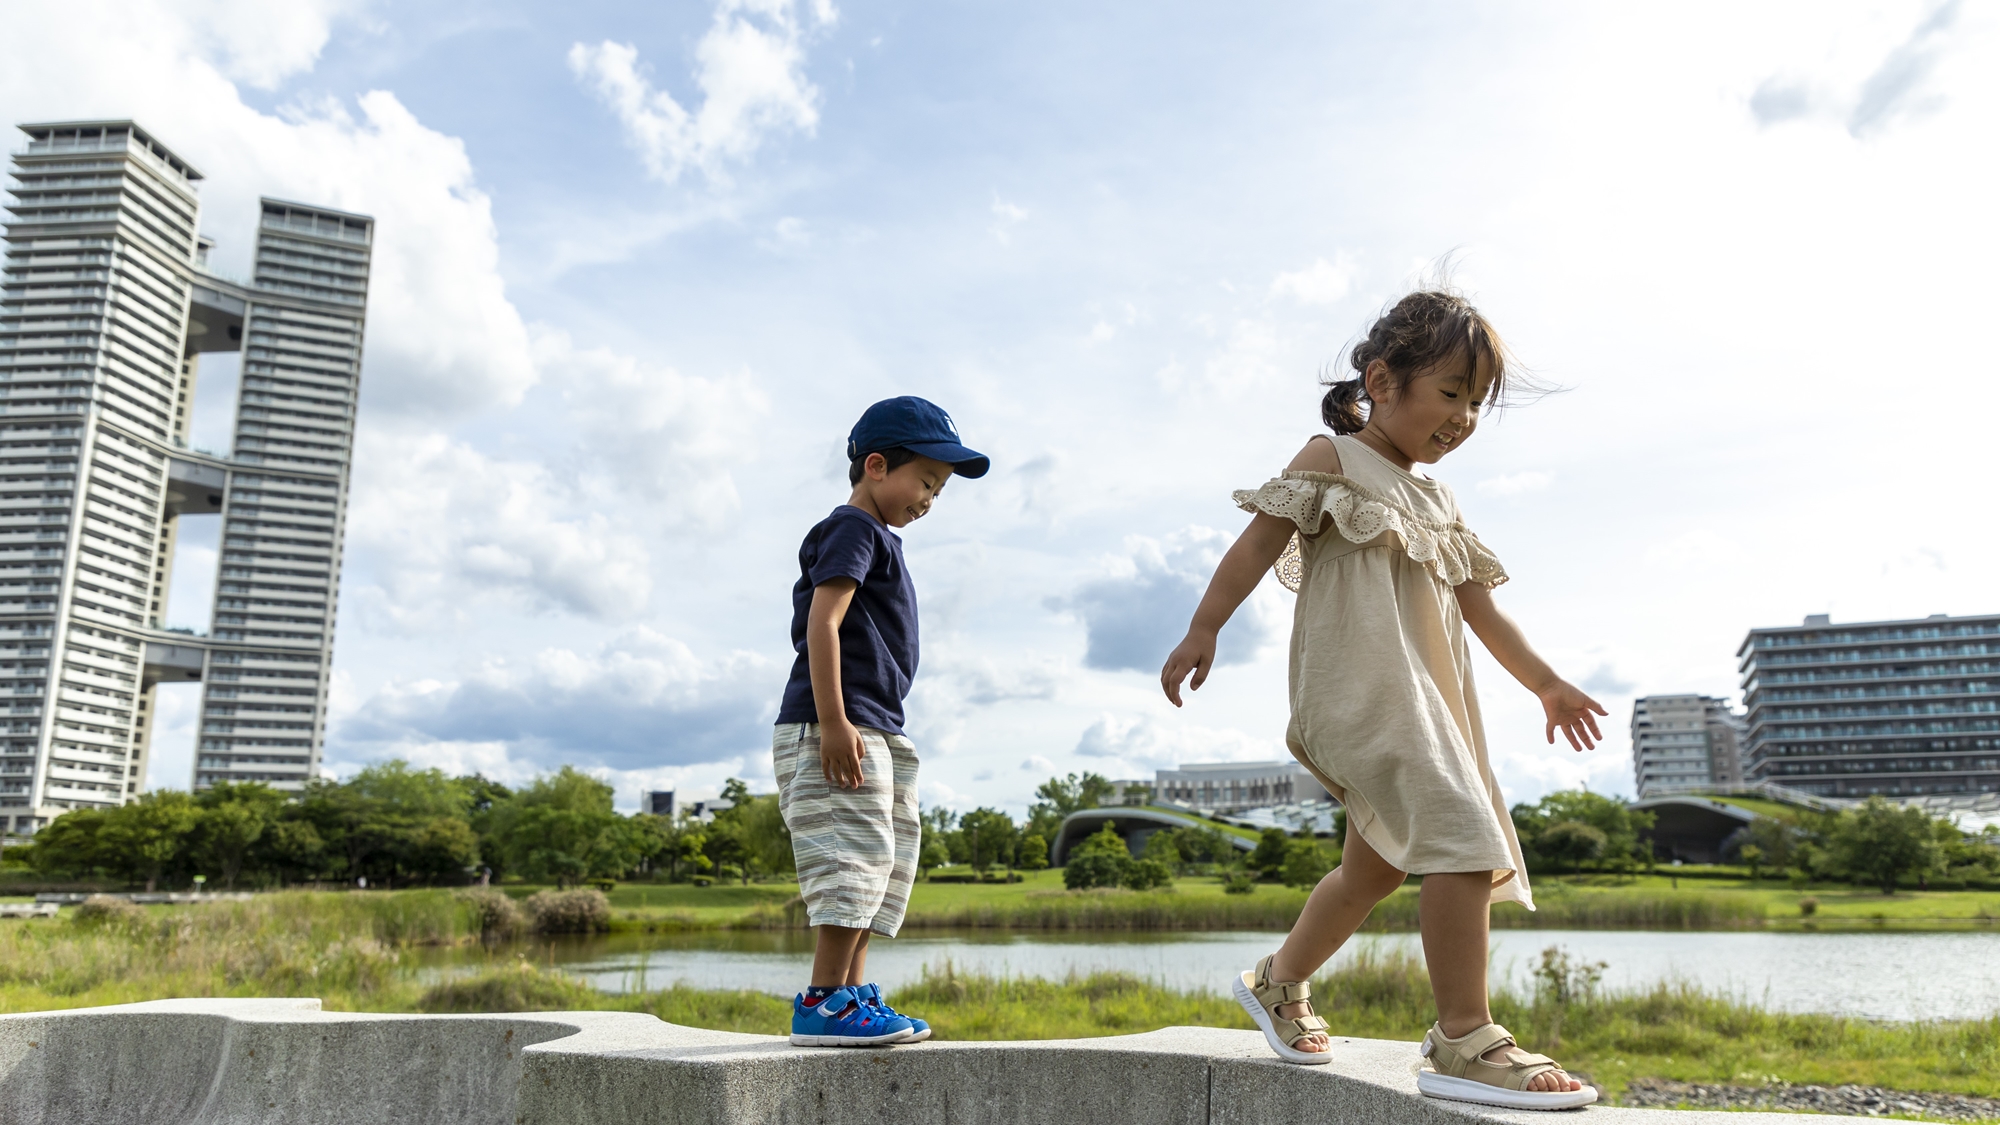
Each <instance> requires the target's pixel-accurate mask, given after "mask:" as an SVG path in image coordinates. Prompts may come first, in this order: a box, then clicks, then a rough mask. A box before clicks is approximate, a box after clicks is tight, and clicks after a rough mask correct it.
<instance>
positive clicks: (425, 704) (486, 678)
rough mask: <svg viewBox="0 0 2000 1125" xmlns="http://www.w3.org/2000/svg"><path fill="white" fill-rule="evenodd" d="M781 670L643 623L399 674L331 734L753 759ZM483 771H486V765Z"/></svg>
mask: <svg viewBox="0 0 2000 1125" xmlns="http://www.w3.org/2000/svg"><path fill="white" fill-rule="evenodd" d="M783 683H784V670H783V669H781V668H778V667H776V666H775V665H773V664H772V663H771V662H770V661H768V660H766V659H764V658H763V657H760V656H757V655H754V654H751V653H742V652H738V653H731V654H729V655H727V656H725V657H721V658H716V659H703V658H701V657H698V656H696V655H695V653H694V652H693V650H691V649H690V648H689V647H688V646H687V645H686V644H683V643H682V642H680V641H678V640H675V639H674V638H672V637H668V636H664V635H662V634H660V633H658V632H655V631H653V630H651V629H646V628H638V629H633V630H631V631H628V632H625V633H623V634H621V635H619V636H617V637H615V638H613V639H612V640H610V641H608V642H606V643H605V644H604V645H602V646H600V647H599V648H598V649H596V650H595V651H591V652H577V651H574V650H571V649H566V648H550V649H544V650H543V651H541V652H539V653H537V654H535V655H534V656H533V657H530V658H527V659H522V660H512V659H503V658H495V659H490V660H487V661H485V662H483V663H481V664H479V665H478V666H476V667H474V668H472V669H470V670H469V671H467V672H465V673H464V674H462V675H461V676H459V677H458V678H457V679H453V680H432V679H418V680H401V681H392V682H391V683H389V684H387V685H385V686H384V687H382V688H381V689H380V690H379V691H377V692H376V693H375V694H374V695H373V696H372V697H370V698H369V699H367V700H366V701H365V702H363V703H362V704H361V705H360V706H358V707H356V708H355V709H354V710H353V711H352V712H350V713H348V714H347V715H345V716H344V717H343V718H342V719H341V720H340V722H339V723H338V727H337V729H336V730H335V731H334V732H333V735H334V737H335V738H336V739H337V740H339V741H340V742H342V743H343V744H348V745H350V746H352V745H354V744H375V745H378V746H391V747H398V748H402V749H403V750H404V752H409V751H410V750H411V749H412V748H418V747H424V746H429V745H432V744H449V745H450V746H451V747H454V748H455V749H451V750H449V751H447V753H450V754H458V755H461V756H464V755H475V754H485V755H486V757H485V758H479V757H476V756H473V757H464V758H463V760H464V761H465V762H468V763H473V764H477V763H479V762H481V761H486V762H488V763H489V764H491V763H493V762H497V761H500V760H503V759H501V758H496V757H494V754H495V751H493V750H490V749H488V750H477V748H478V747H480V746H482V745H487V746H499V747H504V748H505V751H506V753H505V755H504V760H506V761H518V762H523V763H527V764H528V766H529V767H530V768H541V769H547V768H553V767H554V766H555V765H557V764H559V763H562V762H580V763H585V764H589V765H596V766H603V767H606V768H609V769H613V770H626V771H631V770H648V769H665V768H670V767H687V766H692V765H699V764H703V763H714V762H718V761H724V760H735V761H740V762H750V761H753V760H755V759H756V758H757V757H758V755H759V754H760V753H761V752H763V751H764V750H766V749H767V748H768V747H769V745H770V737H771V736H770V724H771V717H772V714H773V708H774V707H775V704H776V697H777V690H778V688H779V687H780V686H782V684H783ZM480 768H486V767H485V766H481V767H480Z"/></svg>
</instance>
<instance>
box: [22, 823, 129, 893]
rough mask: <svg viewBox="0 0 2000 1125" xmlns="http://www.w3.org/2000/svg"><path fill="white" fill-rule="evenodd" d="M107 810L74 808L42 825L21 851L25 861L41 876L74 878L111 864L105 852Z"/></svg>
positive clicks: (101, 869) (96, 871) (98, 870)
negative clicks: (24, 853) (23, 853)
mask: <svg viewBox="0 0 2000 1125" xmlns="http://www.w3.org/2000/svg"><path fill="white" fill-rule="evenodd" d="M106 813H107V810H104V809H75V810H72V811H70V812H66V813H64V814H62V815H61V816H59V817H56V818H55V819H54V820H51V821H49V822H48V823H47V824H46V825H43V826H42V830H41V831H39V832H37V833H35V836H34V841H33V842H32V843H30V844H29V845H28V846H27V847H26V848H20V849H12V848H10V849H8V850H9V851H15V850H20V851H25V852H26V853H27V855H26V856H25V859H26V862H27V863H28V865H29V866H30V867H32V868H34V870H35V871H36V872H38V873H39V874H41V875H43V876H45V877H54V878H64V877H70V878H74V877H77V876H83V875H95V874H98V873H100V872H101V871H103V870H104V869H105V868H108V867H112V866H115V864H113V863H112V861H111V858H110V857H109V856H108V855H106V854H105V848H104V824H105V820H106Z"/></svg>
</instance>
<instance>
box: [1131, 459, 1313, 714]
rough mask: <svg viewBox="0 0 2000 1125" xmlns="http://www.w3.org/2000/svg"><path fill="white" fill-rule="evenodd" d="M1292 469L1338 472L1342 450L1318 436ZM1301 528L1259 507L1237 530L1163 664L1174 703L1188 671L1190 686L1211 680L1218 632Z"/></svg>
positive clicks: (1164, 680)
mask: <svg viewBox="0 0 2000 1125" xmlns="http://www.w3.org/2000/svg"><path fill="white" fill-rule="evenodd" d="M1293 469H1302V470H1305V471H1307V472H1314V473H1337V472H1339V471H1340V455H1339V454H1338V453H1336V452H1334V448H1333V443H1332V442H1330V441H1327V440H1326V439H1325V438H1320V437H1315V438H1314V439H1313V440H1311V441H1309V442H1307V443H1306V447H1305V448H1304V449H1301V450H1299V455H1298V456H1297V457H1294V458H1292V463H1291V464H1290V465H1287V466H1285V470H1286V471H1287V472H1290V471H1291V470H1293ZM1297 530H1298V526H1297V525H1296V524H1294V523H1293V522H1292V521H1291V520H1288V519H1285V518H1283V517H1282V516H1273V515H1268V514H1266V513H1263V512H1259V513H1258V514H1257V515H1256V516H1254V517H1252V518H1251V520H1250V526H1249V527H1247V528H1244V529H1243V534H1242V535H1239V536H1237V538H1236V543H1235V544H1234V545H1233V546H1231V547H1230V548H1229V553H1228V554H1225V555H1223V556H1222V562H1221V563H1220V564H1219V565H1217V566H1216V568H1215V577H1213V578H1211V579H1209V580H1208V591H1207V592H1206V593H1204V594H1202V596H1201V605H1199V606H1197V607H1195V611H1194V620H1193V621H1192V622H1191V623H1189V625H1188V631H1187V636H1186V637H1184V638H1182V640H1181V643H1180V644H1178V645H1175V646H1174V651H1173V653H1172V654H1171V655H1169V656H1168V657H1167V664H1166V667H1164V668H1162V669H1160V687H1161V688H1163V689H1164V690H1165V691H1166V693H1167V698H1168V699H1170V700H1172V701H1173V704H1174V706H1176V707H1179V706H1180V705H1181V681H1182V680H1184V679H1187V676H1188V673H1190V672H1192V673H1194V679H1193V680H1191V681H1189V683H1188V690H1190V691H1193V690H1195V689H1196V688H1199V687H1201V685H1202V684H1203V683H1204V682H1205V681H1207V679H1208V672H1209V669H1211V668H1213V667H1214V666H1215V637H1216V634H1218V633H1220V632H1222V627H1223V626H1224V625H1226V624H1228V623H1229V618H1230V617H1231V616H1232V615H1233V614H1235V612H1236V607H1237V606H1240V605H1242V604H1243V599H1244V598H1247V597H1249V596H1250V591H1252V590H1255V589H1256V588H1257V583H1259V582H1262V581H1263V580H1264V573H1265V572H1266V571H1268V570H1270V569H1271V566H1272V565H1273V564H1274V563H1276V562H1277V561H1278V556H1279V555H1282V554H1284V553H1285V544H1287V543H1290V542H1291V541H1292V532H1294V531H1297Z"/></svg>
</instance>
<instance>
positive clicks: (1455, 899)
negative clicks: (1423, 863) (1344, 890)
mask: <svg viewBox="0 0 2000 1125" xmlns="http://www.w3.org/2000/svg"><path fill="white" fill-rule="evenodd" d="M1492 889H1493V878H1492V875H1491V873H1490V872H1486V871H1472V872H1460V873H1457V874H1450V875H1426V876H1424V889H1423V893H1422V896H1421V897H1420V898H1419V899H1418V905H1417V922H1418V925H1419V926H1420V927H1421V928H1422V930H1423V935H1424V964H1425V966H1426V967H1428V968H1429V970H1430V974H1431V995H1432V996H1433V997H1434V998H1435V999H1436V1000H1437V1011H1438V1026H1439V1027H1440V1028H1442V1029H1443V1030H1444V1033H1445V1035H1446V1036H1447V1037H1449V1038H1452V1039H1457V1038H1459V1037H1460V1036H1463V1035H1465V1034H1466V1033H1467V1032H1470V1031H1474V1030H1476V1029H1478V1028H1481V1027H1484V1026H1486V1025H1487V1024H1489V1023H1492V1022H1493V1014H1492V1012H1491V1011H1490V1010H1489V1009H1488V1008H1487V1006H1486V938H1487V923H1488V920H1489V918H1490V913H1489V911H1490V909H1491V908H1490V906H1489V905H1488V903H1489V900H1490V897H1491V892H1492ZM1511 1049H1512V1048H1509V1047H1506V1046H1504V1045H1503V1046H1499V1047H1495V1048H1494V1049H1492V1050H1491V1051H1488V1052H1486V1055H1485V1058H1486V1061H1487V1062H1492V1063H1501V1062H1505V1061H1507V1059H1506V1056H1507V1052H1508V1051H1509V1050H1511ZM1528 1089H1530V1090H1535V1091H1539V1092H1542V1093H1554V1092H1557V1091H1561V1090H1581V1089H1583V1084H1582V1083H1581V1082H1578V1081H1577V1080H1576V1079H1574V1078H1571V1077H1569V1076H1568V1075H1567V1074H1553V1073H1552V1074H1544V1075H1542V1076H1540V1077H1538V1078H1536V1079H1535V1080H1534V1081H1533V1082H1530V1083H1529V1084H1528Z"/></svg>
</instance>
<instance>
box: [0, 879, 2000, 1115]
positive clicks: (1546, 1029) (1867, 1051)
mask: <svg viewBox="0 0 2000 1125" xmlns="http://www.w3.org/2000/svg"><path fill="white" fill-rule="evenodd" d="M960 889H961V890H976V889H981V888H974V887H965V888H960ZM1216 898H1217V900H1218V901H1226V899H1225V897H1224V896H1222V895H1220V894H1219V893H1218V894H1217V896H1216ZM493 926H494V923H493V921H492V914H491V911H490V910H489V909H488V906H487V904H484V903H482V901H481V899H480V896H478V895H476V894H468V893H464V892H455V891H445V890H435V891H421V890H419V891H408V892H397V893H393V894H376V893H369V894H329V893H317V894H315V893H309V892H287V893H274V894H269V895H260V896H257V897H255V898H254V899H252V900H250V901H248V902H217V903H202V904H196V905H186V906H154V907H135V906H131V905H129V904H123V903H120V904H118V905H117V906H115V907H108V908H104V909H99V910H95V911H81V910H78V909H75V908H66V909H65V910H64V911H63V915H62V917H60V918H58V919H55V920H53V921H46V920H36V921H20V922H9V923H4V924H0V1011H28V1010H41V1009H50V1008H70V1007H83V1006H90V1005H99V1004H112V1003H124V1002H130V1001H138V1000H152V999H162V998H167V997H192V996H314V997H319V998H320V999H321V1000H322V1001H323V1002H324V1003H325V1005H326V1007H327V1008H329V1009H331V1010H344V1011H381V1012H419V1011H425V1012H470V1011H553V1010H566V1009H567V1010H574V1009H585V1008H588V1009H602V1010H617V1011H635V1012H648V1013H651V1014H653V1015H656V1016H659V1017H660V1018H662V1019H665V1020H668V1021H670V1022H674V1023H680V1024H686V1025H689V1026H699V1027H711V1028H718V1029H722V1030H733V1031H747V1032H757V1033H763V1034H777V1033H780V1032H781V1031H783V1029H784V1028H785V1026H786V1025H785V1021H786V1018H787V1012H788V1011H789V1007H788V1003H787V1002H786V1001H785V1000H783V999H781V998H779V997H774V996H767V995H764V994H761V993H756V992H750V991H740V992H718V991H703V990H699V989H692V988H687V987H685V986H678V987H673V988H667V989H662V990H657V991H649V992H638V993H631V994H626V995H610V994H605V993H600V992H597V991H595V990H593V989H591V988H590V987H588V986H587V985H585V984H584V983H582V982H581V981H579V980H577V979H575V978H573V977H570V976H567V975H565V974H563V973H561V972H560V971H558V970H555V969H553V968H551V967H548V966H546V965H545V964H538V961H539V960H540V958H539V957H538V956H537V955H538V952H539V947H538V946H536V945H535V944H533V943H526V944H522V943H494V944H482V943H481V941H480V937H481V934H482V932H487V933H489V934H490V931H491V929H492V927H493ZM1361 940H1363V941H1364V942H1365V941H1366V940H1367V939H1365V938H1363V939H1361ZM454 944H455V945H458V946H461V947H462V948H463V950H464V957H463V958H462V959H461V966H460V969H461V970H462V971H461V972H460V973H459V975H451V974H440V973H439V972H438V971H437V970H436V969H435V968H433V969H432V970H430V971H429V972H425V971H423V970H422V969H421V967H420V965H421V964H432V963H434V962H435V957H429V958H427V957H425V956H423V954H424V952H425V947H428V946H437V945H454ZM1594 970H1595V967H1594V966H1590V965H1581V964H1578V963H1576V962H1575V961H1574V960H1572V959H1570V958H1569V957H1568V955H1567V954H1565V953H1563V952H1562V951H1561V950H1553V951H1551V952H1549V953H1547V954H1545V955H1544V958H1543V962H1542V965H1541V967H1540V970H1539V971H1538V972H1537V974H1536V976H1535V981H1536V984H1535V987H1534V988H1533V989H1531V990H1523V991H1521V992H1519V993H1509V992H1502V993H1501V994H1499V995H1497V996H1496V997H1495V1001H1494V1015H1495V1018H1496V1019H1497V1020H1499V1021H1500V1022H1501V1023H1503V1024H1505V1025H1507V1026H1508V1027H1509V1028H1511V1029H1512V1030H1513V1031H1514V1032H1515V1033H1516V1034H1517V1035H1518V1036H1519V1037H1520V1038H1521V1040H1522V1042H1523V1044H1524V1045H1525V1046H1527V1047H1528V1048H1529V1049H1531V1050H1537V1051H1546V1052H1548V1053H1550V1054H1552V1055H1555V1056H1557V1057H1559V1058H1561V1059H1562V1060H1563V1061H1564V1062H1565V1063H1567V1064H1568V1065H1570V1066H1571V1067H1573V1068H1574V1069H1575V1070H1577V1071H1578V1072H1579V1073H1582V1074H1585V1075H1588V1076H1589V1077H1590V1078H1591V1079H1592V1080H1594V1081H1597V1082H1599V1083H1601V1084H1603V1085H1604V1086H1605V1087H1606V1088H1607V1089H1608V1090H1609V1091H1611V1092H1612V1093H1613V1094H1614V1095H1615V1093H1616V1092H1617V1091H1618V1090H1620V1089H1622V1088H1623V1086H1624V1084H1625V1083H1627V1082H1629V1081H1630V1080H1632V1079H1635V1078H1643V1077H1651V1078H1665V1079H1672V1080H1675V1081H1683V1082H1707V1083H1736V1084H1760V1083H1765V1082H1773V1081H1783V1082H1791V1083H1820V1084H1831V1083H1841V1082H1854V1083H1863V1084H1871V1085H1879V1086H1887V1087H1892V1088H1896V1089H1905V1090H1936V1091H1951V1092H1957V1093H1969V1094H1983V1095H1994V1094H2000V1018H1994V1019H1987V1020H1971V1021H1933V1022H1920V1023H1873V1022H1869V1021H1864V1020H1855V1019H1846V1018H1842V1017H1836V1016H1822V1015H1792V1014H1786V1013H1779V1012H1771V1011H1767V1010H1764V1009H1762V1008H1759V1007H1758V1006H1756V1005H1755V1004H1752V1003H1750V1002H1748V1001H1747V1000H1745V999H1744V998H1741V997H1730V996H1724V995H1718V994H1714V993H1709V992H1704V991H1702V990H1700V989H1697V988H1694V987H1692V986H1689V985H1685V984H1675V983H1671V982H1669V983H1663V984H1659V985H1656V986H1654V987H1652V988H1649V989H1642V990H1636V991H1631V992H1619V991H1608V990H1602V989H1599V988H1598V987H1597V985H1596V974H1595V971H1594ZM1315 991H1316V994H1317V996H1318V997H1319V1010H1320V1011H1321V1013H1322V1014H1323V1015H1325V1016H1326V1017H1327V1019H1328V1020H1329V1021H1330V1022H1331V1023H1332V1025H1333V1031H1334V1034H1335V1035H1351V1036H1365V1037H1371V1038H1387V1039H1405V1040H1414V1039H1416V1038H1418V1037H1420V1036H1421V1034H1422V1033H1423V1030H1424V1028H1426V1027H1427V1026H1428V1025H1429V1023H1430V1021H1431V1020H1432V1019H1433V1018H1434V1016H1433V1013H1432V1010H1431V1000H1430V986H1429V982H1428V980H1427V978H1426V977H1425V975H1424V970H1423V966H1422V963H1421V961H1420V960H1417V959H1415V958H1413V957H1410V956H1406V955H1403V954H1401V953H1398V952H1394V951H1384V950H1373V949H1366V948H1364V949H1363V950H1362V951H1361V952H1360V953H1359V954H1358V955H1357V956H1355V957H1353V958H1350V959H1348V960H1347V961H1345V962H1344V963H1343V966H1342V968H1341V969H1340V970H1339V971H1337V972H1335V973H1332V974H1329V975H1327V976H1326V977H1324V978H1322V979H1321V980H1319V981H1318V982H1316V984H1315ZM894 999H895V1000H896V1002H897V1003H898V1005H899V1006H901V1007H903V1008H905V1009H907V1010H910V1011H914V1012H917V1013H919V1014H921V1015H923V1016H924V1018H926V1019H928V1020H930V1021H931V1023H932V1025H933V1026H934V1027H935V1028H937V1033H938V1036H939V1037H940V1038H943V1039H1057V1038H1078V1037H1088V1036H1097V1035H1116V1034H1127V1033H1132V1032H1140V1031H1148V1030H1153V1029H1155V1028H1160V1027H1168V1026H1176V1025H1183V1024H1196V1025H1207V1026H1217V1027H1238V1028H1242V1027H1248V1026H1249V1024H1248V1021H1247V1018H1246V1017H1245V1016H1244V1014H1243V1012H1242V1010H1241V1009H1240V1008H1238V1007H1237V1006H1236V1005H1235V1004H1234V1003H1233V1002H1231V1001H1230V1000H1228V999H1227V998H1225V997H1222V996H1220V995H1217V994H1211V993H1204V992H1181V991H1175V990H1171V989H1163V988H1160V987H1158V986H1156V985H1153V984H1151V983H1148V982H1146V981H1142V980H1139V979H1137V978H1134V977H1131V976H1126V975H1119V974H1108V975H1097V976H1091V977H1085V978H1079V979H1074V980H1069V981H1055V982H1050V981H1038V980H1017V979H995V978H988V977H982V976H976V975H968V974H965V973H961V972H958V971H956V970H954V969H952V968H951V967H950V966H949V965H938V966H934V967H933V968H932V970H931V971H930V972H929V973H928V974H927V976H926V977H925V978H924V979H923V980H920V981H918V982H915V983H913V984H911V985H908V986H906V987H904V988H902V989H901V990H899V991H898V992H897V994H896V995H895V997H894Z"/></svg>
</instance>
